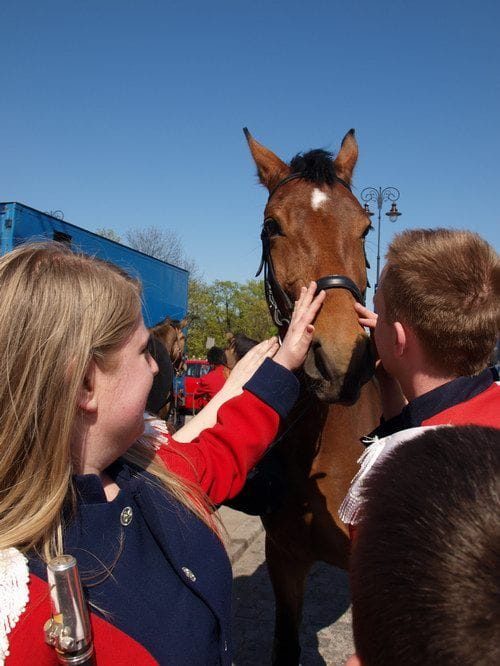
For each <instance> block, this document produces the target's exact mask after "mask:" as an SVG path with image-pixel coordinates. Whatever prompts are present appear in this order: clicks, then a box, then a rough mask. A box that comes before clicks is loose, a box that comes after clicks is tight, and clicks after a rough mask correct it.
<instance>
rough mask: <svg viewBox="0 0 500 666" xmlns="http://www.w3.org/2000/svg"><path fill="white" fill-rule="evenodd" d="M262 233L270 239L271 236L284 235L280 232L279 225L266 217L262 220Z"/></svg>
mask: <svg viewBox="0 0 500 666" xmlns="http://www.w3.org/2000/svg"><path fill="white" fill-rule="evenodd" d="M262 233H263V234H265V235H266V236H268V238H272V237H273V236H284V235H285V234H284V233H283V231H282V230H281V227H280V223H279V222H277V221H276V220H275V219H274V218H273V217H267V218H266V219H265V220H264V226H263V228H262Z"/></svg>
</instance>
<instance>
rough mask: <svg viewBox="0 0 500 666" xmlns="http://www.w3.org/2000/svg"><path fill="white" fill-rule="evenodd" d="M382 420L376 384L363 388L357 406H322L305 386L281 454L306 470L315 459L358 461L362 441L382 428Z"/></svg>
mask: <svg viewBox="0 0 500 666" xmlns="http://www.w3.org/2000/svg"><path fill="white" fill-rule="evenodd" d="M379 418H380V397H379V393H378V388H377V385H376V384H375V382H374V381H373V380H371V381H369V382H368V383H367V384H365V385H364V386H363V388H362V389H361V394H360V397H359V399H358V400H357V401H356V403H355V404H354V405H341V404H338V403H334V404H328V403H325V402H321V401H320V400H319V399H318V398H316V397H315V396H314V395H311V393H310V392H309V391H308V390H307V389H306V388H305V387H304V386H302V385H301V392H300V397H299V399H298V400H297V403H296V404H295V407H294V408H293V409H292V411H291V413H290V415H289V416H288V417H287V418H286V419H285V420H284V423H283V427H282V433H283V436H282V439H283V444H282V445H281V450H282V452H283V454H284V455H285V456H293V457H294V458H296V459H298V460H300V461H301V465H303V466H304V468H306V467H308V466H310V465H311V464H312V460H313V459H314V458H319V459H321V460H325V461H327V460H329V461H330V462H334V461H335V460H339V461H340V460H344V458H353V460H355V459H356V458H357V457H358V456H359V455H360V454H361V452H362V450H363V447H362V445H361V442H360V438H361V437H362V436H363V435H365V434H367V433H369V432H371V431H372V430H373V429H374V428H375V427H376V426H377V425H378V421H379Z"/></svg>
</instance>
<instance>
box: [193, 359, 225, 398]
mask: <svg viewBox="0 0 500 666" xmlns="http://www.w3.org/2000/svg"><path fill="white" fill-rule="evenodd" d="M225 381H226V376H225V375H224V366H222V365H218V366H216V367H215V368H214V369H213V370H210V372H207V374H206V375H204V376H203V377H201V379H200V382H199V384H198V386H197V387H196V391H195V394H194V395H195V398H199V397H201V396H204V397H206V398H207V401H208V400H211V399H212V398H213V397H214V395H215V394H216V393H218V392H219V391H220V390H221V388H222V387H223V386H224V383H225Z"/></svg>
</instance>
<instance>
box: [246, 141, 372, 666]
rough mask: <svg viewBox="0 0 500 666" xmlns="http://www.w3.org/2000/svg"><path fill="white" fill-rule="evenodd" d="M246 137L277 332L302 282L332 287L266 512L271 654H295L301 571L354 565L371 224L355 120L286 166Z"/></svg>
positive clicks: (284, 659) (288, 657) (367, 365)
mask: <svg viewBox="0 0 500 666" xmlns="http://www.w3.org/2000/svg"><path fill="white" fill-rule="evenodd" d="M245 135H246V137H247V141H248V144H249V147H250V151H251V153H252V156H253V158H254V161H255V163H256V165H257V170H258V175H259V178H260V181H261V183H262V184H263V185H265V187H267V189H268V190H269V198H268V201H267V205H266V208H265V211H264V225H263V228H262V234H261V238H262V246H263V255H262V264H261V269H262V268H264V277H265V286H266V296H267V300H268V305H269V308H270V311H271V315H272V316H273V318H274V321H275V323H276V324H277V326H278V328H279V329H280V333H281V334H283V333H284V332H285V331H286V326H287V323H288V320H289V317H290V313H291V309H292V307H293V306H292V303H293V301H294V300H295V299H296V298H297V297H298V294H299V291H300V288H301V287H302V286H304V285H307V284H308V283H309V282H310V281H311V280H316V281H317V282H318V286H319V287H321V288H325V289H327V290H328V291H327V296H326V300H325V302H324V304H323V307H322V309H321V311H320V313H319V315H318V317H317V319H316V322H315V334H314V340H313V343H312V345H311V348H310V350H309V353H308V356H307V359H306V361H305V364H304V368H303V375H302V378H301V386H302V391H301V398H300V399H299V401H298V403H297V405H296V407H295V409H294V411H293V413H292V414H291V416H290V417H289V419H288V421H287V422H286V423H285V425H284V428H283V435H282V437H281V439H280V440H279V442H278V444H277V445H276V449H277V451H278V453H279V454H280V455H281V456H282V459H283V461H284V465H285V468H286V473H287V480H288V489H289V490H288V493H287V497H286V499H285V502H284V505H283V506H282V508H281V509H279V510H277V511H276V512H274V513H272V514H270V515H268V516H265V517H263V522H264V526H265V528H266V560H267V565H268V569H269V573H270V576H271V581H272V584H273V588H274V593H275V597H276V624H275V637H274V659H273V663H275V664H296V663H298V660H299V656H300V645H299V638H298V630H299V625H300V620H301V614H302V603H303V595H304V584H305V579H306V576H307V574H308V571H309V569H310V567H311V565H312V563H313V562H314V561H316V560H323V561H325V562H328V563H330V564H333V565H336V566H339V567H344V568H345V567H346V566H347V562H348V556H349V539H348V537H347V534H346V529H345V526H344V525H343V524H342V523H341V521H340V520H339V517H338V513H337V511H338V508H339V505H340V503H341V501H342V499H343V498H344V496H345V494H346V492H347V489H348V487H349V484H350V481H351V479H352V477H353V476H354V474H355V472H356V460H357V458H358V457H359V455H360V454H361V452H362V448H363V447H362V445H361V443H360V439H359V438H360V437H361V436H362V435H363V434H366V433H368V432H370V430H371V429H373V428H374V427H375V426H376V424H377V422H378V418H379V415H380V405H379V395H378V390H377V387H376V385H375V384H374V382H373V381H371V377H372V374H373V368H374V359H373V354H372V347H371V345H370V341H369V337H368V336H367V334H366V333H365V331H364V329H363V328H362V327H361V326H360V325H359V323H358V318H357V315H356V312H355V310H354V307H353V306H354V302H355V301H356V300H358V301H362V300H363V298H364V292H365V290H366V287H367V276H366V258H365V253H364V237H365V235H366V233H367V231H368V229H369V227H370V223H369V219H368V218H367V216H366V213H365V211H364V210H363V208H362V207H361V206H360V204H359V202H358V201H357V199H356V198H355V197H354V196H353V195H352V193H351V187H350V186H351V177H352V172H353V169H354V166H355V164H356V160H357V157H358V147H357V143H356V140H355V138H354V130H351V131H350V132H348V133H347V134H346V136H345V137H344V140H343V141H342V147H341V149H340V151H339V153H338V155H337V157H336V158H335V159H333V158H332V155H331V154H329V153H327V152H325V151H322V150H317V151H311V152H309V153H306V154H303V155H301V154H299V155H297V156H296V157H295V158H294V159H293V160H292V161H291V162H290V164H289V165H288V164H286V163H285V162H283V161H282V160H281V159H279V157H277V156H276V155H275V154H274V153H272V152H271V151H270V150H268V149H267V148H265V147H264V146H262V145H261V144H259V143H258V142H257V141H255V139H253V137H252V136H251V135H250V133H249V132H248V130H245ZM325 594H334V590H325Z"/></svg>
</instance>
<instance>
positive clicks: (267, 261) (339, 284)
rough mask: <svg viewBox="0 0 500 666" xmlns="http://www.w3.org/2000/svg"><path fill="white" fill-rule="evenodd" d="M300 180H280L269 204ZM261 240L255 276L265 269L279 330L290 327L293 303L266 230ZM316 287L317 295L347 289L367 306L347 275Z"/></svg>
mask: <svg viewBox="0 0 500 666" xmlns="http://www.w3.org/2000/svg"><path fill="white" fill-rule="evenodd" d="M298 178H303V176H302V174H300V173H292V174H290V175H289V176H287V177H286V178H283V180H280V181H279V183H278V184H277V185H275V186H274V187H273V189H272V190H271V191H270V192H269V197H268V199H267V203H269V201H270V199H271V197H272V196H273V195H274V193H275V192H276V190H278V189H279V188H280V187H282V186H283V185H285V184H286V183H289V182H290V181H291V180H296V179H298ZM335 182H338V183H340V184H341V185H343V187H345V188H347V189H348V190H349V192H350V191H351V186H350V185H349V183H347V182H346V181H345V180H342V178H338V177H335ZM260 238H261V241H262V258H261V260H260V266H259V269H258V271H257V273H256V274H255V277H258V276H259V275H260V274H261V272H262V270H263V269H264V288H265V293H266V300H267V304H268V306H269V310H270V311H271V316H272V318H273V321H274V323H275V324H276V326H278V328H281V327H282V326H289V324H290V318H291V316H292V311H293V303H292V301H291V300H290V298H289V296H288V294H287V293H286V292H285V291H284V289H283V288H282V286H281V285H280V283H279V282H278V280H277V279H276V274H275V272H274V266H273V260H272V257H271V242H270V237H269V235H268V234H267V233H266V230H265V229H262V232H261V234H260ZM316 285H317V288H316V294H319V292H320V291H321V290H323V289H325V290H327V289H347V291H349V292H350V293H351V294H352V295H353V296H354V298H355V299H356V301H357V302H358V303H361V304H362V305H364V304H365V293H364V292H363V293H361V291H360V289H359V287H358V286H357V284H356V283H355V282H354V281H353V280H351V278H349V277H347V276H346V275H325V276H324V277H321V278H318V279H317V280H316Z"/></svg>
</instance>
